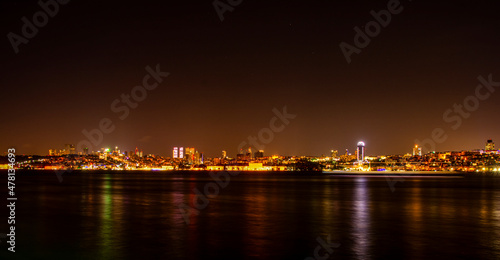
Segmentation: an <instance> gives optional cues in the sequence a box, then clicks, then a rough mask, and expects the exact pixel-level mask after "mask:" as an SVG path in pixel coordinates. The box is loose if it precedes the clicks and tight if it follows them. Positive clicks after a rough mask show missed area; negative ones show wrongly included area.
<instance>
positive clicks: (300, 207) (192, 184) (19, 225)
mask: <svg viewBox="0 0 500 260" xmlns="http://www.w3.org/2000/svg"><path fill="white" fill-rule="evenodd" d="M61 177H62V178H61V179H59V178H57V175H56V173H55V172H53V171H18V172H17V174H16V180H15V189H14V191H15V194H14V196H15V197H16V199H17V200H16V201H15V212H14V213H15V224H14V225H9V224H8V217H9V216H10V215H11V211H10V209H9V208H8V207H7V205H8V204H9V203H10V202H11V201H7V200H6V198H7V197H9V195H8V193H7V192H8V191H9V190H8V189H7V185H8V184H7V172H6V171H2V172H0V185H2V186H3V188H2V190H3V194H4V195H2V196H1V197H2V198H3V199H2V200H3V201H4V202H3V204H5V205H4V206H3V207H1V208H2V210H1V212H2V213H1V215H0V216H1V218H3V219H1V220H0V234H7V233H9V232H10V228H11V226H14V227H15V252H11V251H9V250H8V248H9V247H11V245H9V243H7V242H8V241H9V239H11V237H12V236H7V237H5V236H1V235H0V241H1V242H0V259H273V260H276V259H307V260H311V259H500V177H495V176H483V175H481V176H480V175H476V174H466V175H463V176H460V175H442V176H402V175H370V174H365V175H349V174H347V173H346V174H344V175H336V174H325V173H312V172H311V173H308V172H305V173H293V172H285V173H284V172H259V173H256V172H254V173H252V172H178V171H176V172H154V171H148V172H138V171H73V172H71V173H64V174H63V175H62V176H61ZM11 244H12V243H11Z"/></svg>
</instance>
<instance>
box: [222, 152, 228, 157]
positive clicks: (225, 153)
mask: <svg viewBox="0 0 500 260" xmlns="http://www.w3.org/2000/svg"><path fill="white" fill-rule="evenodd" d="M226 157H227V152H226V151H222V159H226Z"/></svg>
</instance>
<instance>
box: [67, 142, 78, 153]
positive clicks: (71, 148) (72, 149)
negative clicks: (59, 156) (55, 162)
mask: <svg viewBox="0 0 500 260" xmlns="http://www.w3.org/2000/svg"><path fill="white" fill-rule="evenodd" d="M64 154H76V149H75V145H74V144H65V145H64Z"/></svg>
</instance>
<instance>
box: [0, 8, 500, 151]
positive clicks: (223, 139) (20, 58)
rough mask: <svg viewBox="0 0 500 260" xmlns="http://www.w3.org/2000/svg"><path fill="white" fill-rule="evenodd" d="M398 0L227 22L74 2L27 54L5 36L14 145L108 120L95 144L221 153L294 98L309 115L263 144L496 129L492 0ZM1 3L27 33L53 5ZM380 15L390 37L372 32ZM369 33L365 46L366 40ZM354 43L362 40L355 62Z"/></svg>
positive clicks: (307, 145)
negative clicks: (35, 18)
mask: <svg viewBox="0 0 500 260" xmlns="http://www.w3.org/2000/svg"><path fill="white" fill-rule="evenodd" d="M388 3H392V2H391V1H380V2H373V1H358V2H352V3H350V2H349V3H336V2H331V3H330V2H329V3H326V2H321V3H319V2H318V3H313V4H310V5H304V4H301V3H299V2H293V3H287V4H282V3H268V2H265V1H256V2H255V1H253V2H244V3H242V4H241V5H238V7H237V8H235V10H234V11H233V12H229V11H228V12H226V13H225V14H224V21H223V22H222V21H221V20H220V17H219V15H218V13H217V12H216V11H215V10H214V6H213V5H212V4H211V3H208V2H207V3H206V4H205V5H203V4H191V3H161V2H160V3H156V4H155V8H150V7H149V6H147V5H142V6H137V7H132V6H120V8H119V11H116V5H115V4H113V3H101V4H100V5H99V6H98V7H96V6H95V5H94V4H93V3H88V2H85V3H83V2H69V3H67V4H60V6H59V9H58V12H57V14H56V15H54V17H51V18H50V20H49V22H48V23H47V25H45V26H44V27H43V28H42V27H40V28H38V31H37V33H36V36H34V37H32V38H30V39H29V41H28V43H27V44H24V43H22V44H20V45H18V52H15V50H14V49H13V45H12V44H11V42H10V41H9V38H8V37H5V39H4V41H2V43H3V46H2V47H4V48H3V50H4V51H5V52H4V53H5V57H4V59H3V61H2V63H3V64H4V65H7V64H8V66H3V72H4V77H3V78H2V84H3V85H4V86H6V87H5V89H4V95H2V97H0V101H1V102H2V104H4V105H5V107H7V108H9V109H5V110H2V112H0V116H1V117H2V118H5V119H6V120H7V121H6V122H7V123H6V126H7V127H2V129H0V136H2V138H1V139H0V148H2V149H3V150H6V149H8V147H10V146H16V148H17V149H18V150H19V151H20V152H21V153H25V154H30V153H34V154H42V153H45V152H46V151H47V149H50V148H51V146H52V145H53V144H64V143H74V144H75V145H76V144H77V143H78V142H79V141H80V140H82V139H85V138H86V137H85V135H84V134H83V133H82V131H84V130H86V131H92V130H94V129H98V128H99V125H100V123H101V120H102V119H104V118H107V119H109V120H110V121H111V124H112V126H113V131H111V132H110V133H109V134H104V137H103V140H102V143H101V144H99V145H98V146H97V147H101V146H114V145H115V144H119V145H120V146H123V147H131V148H132V147H135V146H141V147H143V149H144V150H147V151H150V152H151V153H156V154H160V153H166V152H167V149H166V147H172V146H175V145H179V144H185V145H186V146H187V145H189V146H196V147H199V148H200V149H201V150H203V151H205V152H206V153H207V154H210V155H215V154H218V153H219V152H220V151H219V150H221V149H225V150H227V151H233V150H237V149H238V147H237V146H238V144H240V143H241V142H242V141H247V140H248V137H249V136H258V133H259V131H260V130H261V129H263V128H265V127H268V123H269V120H270V119H271V118H272V117H274V116H275V113H274V112H273V110H274V109H277V110H280V111H281V110H282V109H283V107H286V108H287V111H288V113H291V114H294V115H296V118H294V119H293V120H290V123H289V124H288V125H286V127H285V128H284V129H283V131H281V132H279V133H276V134H274V138H273V140H272V142H270V143H268V144H265V150H266V151H269V152H270V153H279V154H311V155H319V154H322V153H326V152H327V151H329V150H330V149H332V148H333V147H338V149H343V148H348V147H351V148H350V149H353V148H354V147H352V145H351V144H352V143H354V142H357V141H358V140H364V141H366V142H367V143H370V146H371V147H372V149H370V151H369V152H373V153H375V154H396V153H401V152H404V151H407V149H408V148H407V147H409V146H411V145H413V144H414V143H415V140H417V139H418V140H425V139H429V138H432V136H433V130H434V129H437V128H440V129H443V130H444V134H445V135H446V136H447V139H446V141H444V142H441V143H437V144H436V150H461V149H469V148H470V147H476V146H477V144H478V143H482V142H483V140H484V139H489V138H491V139H495V140H498V139H499V138H500V136H499V135H498V133H499V132H500V131H499V130H500V121H498V119H497V118H498V117H497V115H496V111H498V110H499V108H500V107H499V106H500V102H496V100H498V98H499V97H498V95H499V94H498V91H496V92H495V91H492V90H494V89H495V88H498V87H497V85H498V84H497V82H499V81H500V70H499V69H498V66H497V60H498V57H499V56H500V50H499V49H498V47H497V46H499V45H500V41H499V39H498V37H493V36H492V33H491V32H494V31H496V30H497V23H496V22H495V19H496V18H495V17H496V13H495V12H494V10H495V8H488V6H493V4H492V3H490V2H484V3H483V2H482V3H481V4H479V3H474V6H476V7H477V8H470V7H471V3H470V2H468V1H463V2H456V3H455V4H454V5H449V4H446V3H424V2H418V1H417V2H416V1H413V2H409V1H399V2H398V3H399V5H396V6H397V8H396V7H394V8H393V7H390V6H389V7H390V8H389V7H388ZM394 3H395V2H394ZM479 6H480V7H479ZM263 7H265V8H263ZM2 8H3V9H5V10H9V12H7V13H6V14H5V15H4V18H5V21H6V22H5V23H2V25H1V27H0V28H2V30H3V31H4V33H5V35H7V34H9V33H13V34H16V35H20V36H23V35H22V33H23V31H22V28H23V26H24V25H25V24H26V22H25V21H26V20H28V21H29V20H31V19H32V17H33V14H35V13H37V12H39V11H40V10H43V8H42V7H40V6H38V5H37V4H34V5H32V4H31V3H29V2H15V3H14V2H12V3H9V2H5V3H2ZM96 8H97V9H98V10H99V11H98V12H95V10H96ZM388 8H389V9H388ZM386 10H390V11H391V18H390V22H389V18H387V17H386V16H385V18H384V15H383V14H387V11H386ZM89 13H94V15H93V17H92V19H91V21H87V20H88V17H87V16H88V14H89ZM256 14H258V15H256ZM443 14H447V15H446V19H443ZM124 15H125V16H127V17H130V19H128V18H127V19H123V17H122V16H124ZM23 17H27V18H26V19H25V20H23V19H22V18H23ZM381 19H382V20H381ZM384 19H385V20H384ZM83 21H87V22H83ZM117 21H121V22H117ZM373 21H375V22H377V21H378V24H379V25H378V26H379V27H380V30H379V33H378V34H374V33H371V32H366V30H365V29H366V28H365V27H366V26H365V25H369V23H370V22H373ZM370 24H372V25H373V23H370ZM384 25H385V26H384ZM356 28H357V29H356ZM369 28H372V29H370V30H373V28H375V27H369ZM375 29H376V28H375ZM100 31H106V32H107V33H98V32H100ZM365 34H366V35H370V39H369V42H368V43H367V46H365V47H363V48H360V47H359V46H358V45H359V44H358V45H355V43H356V42H355V39H357V38H356V37H358V38H359V37H361V38H364V37H368V36H366V35H365ZM415 35H417V37H416V36H415ZM23 37H24V36H23ZM361 38H359V39H361ZM342 43H346V44H348V45H350V46H351V47H352V48H358V49H359V50H360V52H359V53H354V54H351V55H350V56H349V58H350V60H351V61H350V62H347V61H346V55H345V53H344V52H343V50H345V49H342V48H341V47H339V46H340V45H342ZM342 46H347V45H345V44H344V45H342ZM167 73H168V75H167ZM148 75H149V76H148ZM147 77H149V78H147ZM144 83H146V85H144ZM478 84H482V85H483V88H482V89H477V86H478ZM488 84H489V86H488ZM7 86H9V87H7ZM138 86H140V87H141V88H137V87H138ZM490 88H491V89H490ZM469 97H473V98H472V99H471V98H469ZM460 107H462V108H460ZM486 122H487V123H486Z"/></svg>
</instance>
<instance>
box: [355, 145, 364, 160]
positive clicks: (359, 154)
mask: <svg viewBox="0 0 500 260" xmlns="http://www.w3.org/2000/svg"><path fill="white" fill-rule="evenodd" d="M356 155H357V159H358V162H362V161H363V160H364V158H365V143H364V142H358V149H357V150H356Z"/></svg>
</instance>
